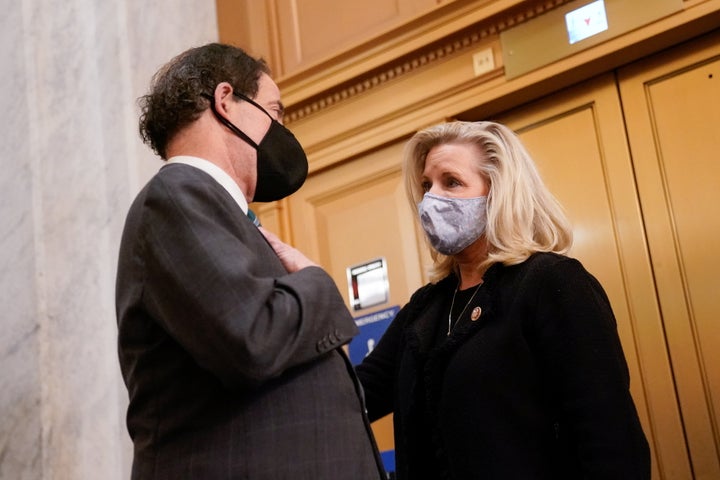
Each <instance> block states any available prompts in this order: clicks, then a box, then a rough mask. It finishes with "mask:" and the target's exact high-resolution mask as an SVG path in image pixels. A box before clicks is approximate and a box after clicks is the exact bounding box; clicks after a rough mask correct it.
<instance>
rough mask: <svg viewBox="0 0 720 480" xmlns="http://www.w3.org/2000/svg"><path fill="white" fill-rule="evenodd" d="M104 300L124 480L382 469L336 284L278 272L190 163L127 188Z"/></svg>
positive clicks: (253, 234) (340, 474)
mask: <svg viewBox="0 0 720 480" xmlns="http://www.w3.org/2000/svg"><path fill="white" fill-rule="evenodd" d="M116 307H117V319H118V332H119V335H118V348H119V358H120V367H121V370H122V374H123V378H124V381H125V384H126V385H127V388H128V392H129V400H130V403H129V407H128V413H127V425H128V430H129V432H130V436H131V437H132V440H133V443H134V460H133V469H132V478H133V479H134V480H139V479H143V480H145V479H156V480H157V479H173V480H176V479H213V480H222V479H273V480H278V479H284V478H288V479H289V478H292V479H363V480H365V479H378V478H383V477H384V473H383V471H382V466H381V462H380V459H379V455H378V452H377V447H376V446H375V442H374V440H373V438H372V433H371V431H370V428H369V423H368V421H367V416H366V414H365V407H364V402H363V399H362V393H361V389H360V387H359V384H358V383H357V380H356V377H355V376H354V372H353V370H352V367H351V365H350V363H349V361H348V359H347V357H346V355H345V354H344V352H343V351H342V349H341V348H339V347H340V346H341V345H343V344H345V343H347V342H348V341H349V340H350V339H351V338H352V337H353V336H354V335H355V334H356V333H357V327H356V326H355V324H354V322H353V320H352V317H351V316H350V314H349V312H348V311H347V309H346V308H345V304H344V301H343V299H342V297H341V295H340V293H339V292H338V290H337V288H336V286H335V284H334V283H333V281H332V279H331V278H330V277H329V276H328V275H327V274H326V273H325V272H324V271H323V270H322V269H320V268H317V267H311V268H305V269H303V270H300V271H298V272H295V273H292V274H288V273H287V271H286V270H285V269H284V267H283V266H282V264H281V263H280V261H279V259H278V258H277V256H276V255H275V253H274V251H273V250H272V248H271V247H270V246H269V244H268V243H267V242H266V241H265V239H264V237H263V236H262V235H261V233H260V232H259V231H258V230H257V228H256V227H255V226H254V225H253V224H252V222H251V221H250V220H249V219H248V218H247V217H246V216H245V215H244V214H243V212H242V210H241V209H240V207H239V206H238V205H237V203H235V201H234V200H233V199H232V197H231V196H230V195H229V194H228V193H227V191H225V190H224V189H223V188H222V186H220V185H219V184H218V183H217V182H216V181H215V180H214V179H213V178H212V177H210V176H209V175H208V174H206V173H205V172H203V171H202V170H199V169H196V168H194V167H191V166H188V165H183V164H170V165H167V166H165V167H163V168H162V169H161V170H160V171H159V172H158V173H157V174H156V175H155V177H153V178H152V179H151V180H150V182H149V183H148V184H147V185H146V186H145V188H144V189H143V190H142V191H141V192H140V193H139V194H138V196H137V198H136V199H135V201H134V202H133V204H132V206H131V208H130V211H129V213H128V216H127V220H126V224H125V229H124V231H123V237H122V241H121V247H120V255H119V262H118V272H117V284H116Z"/></svg>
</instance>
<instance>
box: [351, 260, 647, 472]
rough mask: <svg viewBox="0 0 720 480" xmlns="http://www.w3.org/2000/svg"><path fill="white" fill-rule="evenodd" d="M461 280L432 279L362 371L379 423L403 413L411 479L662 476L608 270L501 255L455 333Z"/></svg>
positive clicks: (399, 443) (398, 435) (401, 429)
mask: <svg viewBox="0 0 720 480" xmlns="http://www.w3.org/2000/svg"><path fill="white" fill-rule="evenodd" d="M456 285H457V278H456V277H455V276H450V277H448V278H446V279H444V280H442V281H440V282H438V283H437V284H434V285H428V286H425V287H423V288H421V289H420V290H418V291H417V292H416V293H415V294H414V295H413V297H412V298H411V300H410V302H409V304H408V305H406V306H405V307H404V308H403V309H402V310H401V311H400V312H399V313H398V315H397V317H396V318H395V319H394V320H393V322H392V324H391V325H390V327H389V328H388V330H387V332H386V333H385V335H384V336H383V337H382V339H381V340H380V341H379V342H378V345H377V346H376V347H375V349H374V350H373V351H372V353H371V354H370V355H369V356H368V357H366V358H365V360H364V361H363V363H362V364H361V365H359V366H358V368H357V372H358V375H359V377H360V380H361V382H362V384H363V386H364V388H365V393H366V399H367V405H368V411H369V415H370V418H371V420H374V419H376V418H379V417H381V416H383V415H385V414H387V413H389V412H394V427H395V451H396V466H397V478H398V479H400V480H408V479H411V480H421V479H428V480H438V479H440V478H452V479H457V480H470V479H487V480H491V479H496V480H507V479H523V480H530V479H533V480H536V479H548V480H557V479H567V480H582V479H597V480H608V479H613V480H620V479H649V478H650V453H649V448H648V444H647V441H646V439H645V436H644V434H643V431H642V429H641V426H640V422H639V419H638V416H637V412H636V410H635V406H634V404H633V400H632V398H631V396H630V393H629V376H628V369H627V365H626V362H625V357H624V356H623V352H622V348H621V345H620V341H619V338H618V336H617V331H616V324H615V318H614V316H613V313H612V310H611V308H610V304H609V302H608V299H607V297H606V295H605V293H604V291H603V289H602V287H601V286H600V284H599V283H598V282H597V280H596V279H595V278H594V277H593V276H592V275H590V274H589V273H588V272H587V271H586V270H585V269H584V268H583V267H582V265H580V263H579V262H578V261H577V260H573V259H570V258H567V257H563V256H559V255H554V254H548V253H541V254H535V255H533V256H532V257H530V258H529V259H528V260H527V261H525V262H523V263H522V264H520V265H515V266H511V267H505V266H503V265H501V264H496V265H494V266H492V267H491V268H490V269H489V270H488V272H487V273H486V274H485V278H484V283H483V285H482V287H481V288H480V290H479V291H478V294H477V296H476V297H475V299H474V300H473V301H472V302H471V303H470V305H469V306H468V308H467V310H466V313H465V315H464V318H463V319H462V320H461V323H460V324H458V325H457V326H456V327H455V329H454V330H453V331H452V334H451V335H450V337H447V336H446V332H447V318H448V311H449V309H450V298H451V296H452V292H453V289H454V288H455V287H456ZM475 307H480V308H481V309H482V313H481V314H480V316H479V318H477V319H476V320H475V321H472V320H471V312H472V310H473V309H474V308H475Z"/></svg>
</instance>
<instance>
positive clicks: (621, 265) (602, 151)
mask: <svg viewBox="0 0 720 480" xmlns="http://www.w3.org/2000/svg"><path fill="white" fill-rule="evenodd" d="M499 121H501V122H502V123H505V124H507V125H508V126H510V127H511V128H513V129H514V130H516V131H517V132H518V133H519V135H520V137H521V138H522V140H523V142H524V143H525V145H526V146H527V147H528V150H529V151H530V153H531V155H533V157H534V158H535V160H536V162H537V164H538V166H539V169H540V171H541V175H542V176H543V178H544V180H545V182H546V184H547V185H548V187H549V188H550V189H551V191H552V192H553V193H554V194H555V195H556V196H557V197H558V199H559V200H560V202H561V203H562V204H563V206H564V207H565V209H566V211H567V213H568V216H569V217H570V220H571V222H572V223H573V226H574V235H575V241H574V244H573V248H572V250H571V252H570V255H571V256H574V257H576V258H578V259H579V260H580V261H582V262H583V264H584V265H585V267H586V268H587V269H588V270H589V271H590V272H591V273H593V274H594V275H595V276H596V277H597V278H598V280H600V282H601V283H602V285H603V287H604V288H605V290H606V291H607V293H608V297H609V298H610V301H611V303H612V306H613V310H614V312H615V316H616V317H617V322H618V331H619V334H620V338H621V341H622V343H623V349H624V351H625V356H626V357H627V360H628V365H629V368H630V375H631V390H632V393H633V397H634V399H635V402H636V405H637V407H638V411H639V413H640V416H641V420H642V422H643V427H644V429H645V432H646V434H647V436H648V440H649V441H650V443H651V447H652V451H653V478H691V471H690V467H689V462H688V459H687V455H686V453H685V441H684V436H683V430H682V421H681V417H680V413H679V408H678V405H677V402H676V400H675V389H674V385H673V377H672V370H671V368H670V362H669V358H668V356H667V354H666V350H667V347H666V339H665V336H664V332H663V325H662V319H661V316H660V313H659V309H658V305H657V301H656V291H655V287H654V282H653V278H652V269H651V266H650V262H649V256H648V252H647V249H646V241H645V237H644V231H643V223H642V215H641V213H640V209H639V203H638V199H637V192H636V189H635V184H634V177H633V171H632V163H631V160H630V155H629V152H628V148H627V142H626V136H625V130H624V123H623V117H622V111H621V109H620V103H619V97H618V92H617V88H616V85H615V82H614V78H613V76H612V75H610V74H608V75H606V76H603V77H601V78H598V79H595V80H592V81H589V82H586V83H584V84H583V85H581V86H580V87H577V88H574V89H570V90H568V91H565V92H563V93H560V94H555V95H553V96H551V97H550V98H546V99H544V100H542V101H539V102H536V103H534V104H532V105H529V106H526V107H523V108H521V109H519V110H517V111H514V112H510V113H508V114H505V115H503V116H501V117H500V118H499ZM661 459H662V460H661Z"/></svg>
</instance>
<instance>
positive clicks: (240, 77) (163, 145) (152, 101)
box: [138, 43, 270, 160]
mask: <svg viewBox="0 0 720 480" xmlns="http://www.w3.org/2000/svg"><path fill="white" fill-rule="evenodd" d="M263 73H267V74H268V75H269V74H270V69H269V68H268V66H267V64H266V63H265V61H263V60H262V59H256V58H253V57H251V56H250V55H248V54H247V53H245V52H244V51H243V50H241V49H239V48H237V47H233V46H230V45H223V44H220V43H211V44H208V45H204V46H202V47H197V48H192V49H190V50H187V51H185V52H183V53H181V54H180V55H178V56H176V57H175V58H173V59H172V60H170V62H168V63H167V64H166V65H165V66H163V67H162V68H161V69H160V70H159V71H158V72H157V73H156V74H155V75H154V76H153V79H152V84H151V87H150V93H148V94H147V95H144V96H142V97H140V99H139V102H138V103H139V104H140V109H141V114H140V136H141V137H142V139H143V142H145V143H146V144H147V145H148V146H150V147H151V148H152V149H153V151H154V152H155V153H157V154H158V155H160V157H161V158H163V159H165V160H166V159H167V151H166V149H167V145H168V142H169V141H170V140H172V138H173V136H175V135H176V134H177V133H178V132H179V131H180V130H182V129H183V128H184V127H185V126H187V125H189V124H190V123H192V122H194V121H195V120H197V119H198V117H200V115H201V114H202V112H203V111H205V109H207V108H208V106H209V105H210V104H209V101H208V100H207V99H206V98H204V97H203V94H204V95H213V94H214V92H215V87H216V86H217V85H218V84H219V83H221V82H228V83H229V84H230V85H232V87H233V90H234V91H235V92H237V93H242V94H243V95H246V96H248V97H250V98H253V97H255V95H256V94H257V90H258V80H259V79H260V76H261V75H262V74H263Z"/></svg>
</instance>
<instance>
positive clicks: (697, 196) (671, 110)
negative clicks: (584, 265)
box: [619, 32, 720, 480]
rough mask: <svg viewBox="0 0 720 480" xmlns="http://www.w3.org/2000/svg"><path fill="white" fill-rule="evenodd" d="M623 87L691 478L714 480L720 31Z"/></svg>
mask: <svg viewBox="0 0 720 480" xmlns="http://www.w3.org/2000/svg"><path fill="white" fill-rule="evenodd" d="M619 79H620V92H621V95H622V102H623V108H624V111H625V121H626V125H627V129H628V136H629V140H630V148H631V151H632V156H633V162H634V165H635V171H636V175H637V184H638V191H639V194H640V201H641V204H642V211H643V216H644V218H645V228H646V231H647V236H648V245H649V249H650V258H651V259H652V268H653V271H654V275H655V281H656V285H657V291H658V298H659V301H660V309H661V312H662V317H663V326H664V328H665V331H666V333H667V339H668V345H667V346H668V351H669V354H670V358H671V361H672V366H673V372H674V379H675V383H676V386H677V401H678V402H679V404H680V407H681V411H682V417H683V424H684V428H685V434H686V436H687V441H688V451H689V454H690V460H691V464H692V469H693V472H694V475H695V478H696V479H703V480H710V479H718V478H720V453H719V452H720V433H719V430H720V423H719V422H720V319H719V318H718V316H720V281H719V280H718V278H717V272H719V271H720V154H719V153H718V152H720V32H716V33H715V34H714V35H710V36H708V37H706V38H704V39H701V40H699V41H695V42H692V43H690V44H688V45H686V46H683V47H678V48H676V49H674V50H673V51H671V52H668V53H667V54H664V55H659V56H657V57H655V58H651V59H648V60H646V61H643V62H639V63H637V64H635V65H632V66H631V67H629V68H626V69H624V70H621V71H620V73H619ZM658 421H660V419H658Z"/></svg>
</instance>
